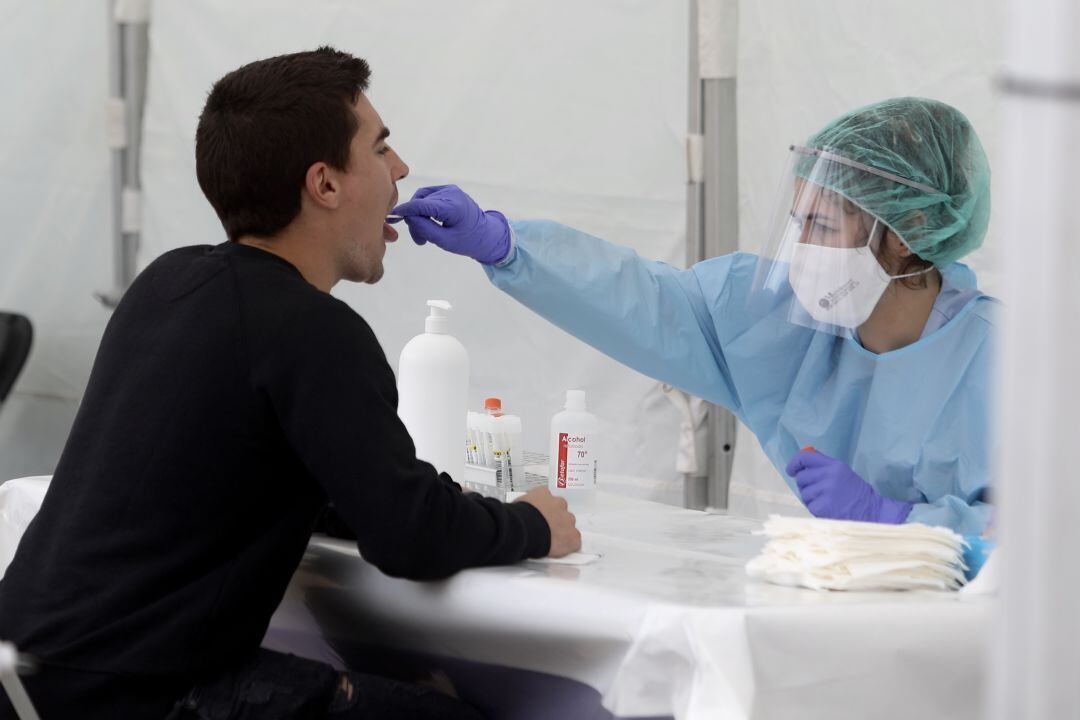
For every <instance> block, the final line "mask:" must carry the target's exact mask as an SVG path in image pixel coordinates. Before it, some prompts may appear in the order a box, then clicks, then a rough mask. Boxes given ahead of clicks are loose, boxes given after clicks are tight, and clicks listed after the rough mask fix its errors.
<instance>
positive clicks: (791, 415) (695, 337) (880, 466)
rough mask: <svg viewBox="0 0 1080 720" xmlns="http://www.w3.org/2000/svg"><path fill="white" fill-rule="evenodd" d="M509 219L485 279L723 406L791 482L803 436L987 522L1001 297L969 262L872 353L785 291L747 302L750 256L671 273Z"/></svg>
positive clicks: (916, 515) (546, 227)
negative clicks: (822, 325)
mask: <svg viewBox="0 0 1080 720" xmlns="http://www.w3.org/2000/svg"><path fill="white" fill-rule="evenodd" d="M511 227H512V229H513V231H514V236H515V237H514V248H513V249H512V251H511V254H510V255H509V256H508V257H507V259H506V260H505V261H503V263H500V265H499V266H497V267H492V266H487V267H486V271H487V273H488V276H489V277H490V278H491V281H492V282H493V283H494V284H495V285H496V286H497V287H499V288H501V289H502V290H504V291H506V292H507V293H508V294H510V295H511V296H513V297H514V298H516V299H517V300H518V301H520V302H521V303H523V304H524V305H526V306H527V307H529V308H531V309H532V310H534V311H535V312H537V313H538V314H539V315H541V316H543V317H544V318H546V319H547V320H549V321H551V322H552V323H554V324H555V325H558V326H559V327H561V328H563V329H564V330H566V331H567V332H569V333H571V334H573V335H575V336H576V337H578V338H580V339H581V340H583V341H585V342H587V343H588V344H590V345H592V346H593V347H595V348H597V349H598V350H600V351H602V352H604V353H606V354H607V355H610V356H611V357H613V358H615V359H616V360H618V361H619V362H622V363H624V364H626V365H628V366H630V367H632V368H634V369H635V370H637V371H639V372H641V373H644V374H645V375H648V376H650V377H653V378H656V379H657V380H661V381H663V382H666V383H670V384H671V385H674V386H676V387H678V388H681V389H683V390H685V391H687V392H689V393H692V394H694V395H697V396H699V397H701V398H704V399H706V400H708V401H710V402H713V403H716V404H718V405H722V406H724V407H727V408H729V409H730V410H731V411H732V412H733V413H734V414H735V415H736V416H737V417H738V418H739V419H740V420H741V421H742V422H743V423H744V424H745V425H746V426H747V427H748V428H749V429H750V430H751V431H752V432H753V433H754V435H756V436H757V438H758V440H759V441H760V443H761V446H762V448H763V449H764V450H765V453H766V455H768V457H769V459H770V460H771V461H772V463H773V465H774V466H775V467H776V469H777V471H778V472H780V474H781V475H782V476H783V477H784V478H785V479H786V480H787V482H788V485H789V486H790V487H791V489H792V491H794V492H795V493H796V495H798V489H797V487H796V486H795V483H794V481H793V480H792V479H791V478H789V477H787V475H786V474H785V473H784V468H785V466H786V465H787V462H788V460H789V459H790V458H791V457H792V456H793V455H795V453H797V452H798V451H799V449H800V448H802V447H804V446H807V445H812V446H814V447H815V448H817V449H818V450H819V451H821V452H823V453H825V454H827V455H830V456H832V457H835V458H838V459H840V460H843V461H844V462H846V463H847V464H848V465H849V466H850V467H851V468H852V469H853V470H854V471H855V472H856V473H858V474H859V476H860V477H862V478H863V479H864V480H866V481H867V482H868V483H870V485H872V486H873V487H874V489H875V490H877V491H878V492H879V493H880V494H881V495H883V496H885V497H890V498H893V499H896V500H904V501H909V502H912V503H914V504H915V505H914V509H913V510H912V512H911V514H910V516H909V517H908V522H923V523H928V524H933V525H943V526H946V527H950V528H952V529H954V530H956V531H957V532H960V533H962V534H979V533H981V532H982V531H983V529H984V528H985V526H986V523H987V521H988V519H989V516H990V511H991V506H990V505H988V504H987V503H986V502H984V501H983V500H984V498H985V497H986V490H987V488H988V484H989V476H990V469H989V461H990V458H989V453H990V448H991V447H992V445H991V429H992V420H991V408H990V404H991V403H990V396H991V383H992V375H993V357H994V343H995V329H994V323H995V320H994V318H995V315H996V313H997V310H998V303H997V301H996V300H994V299H992V298H990V297H989V296H986V295H983V294H982V293H979V292H977V291H975V276H974V274H973V273H972V272H971V270H969V269H968V268H967V267H966V266H963V265H960V264H954V265H950V266H947V267H945V268H942V270H941V272H942V275H943V277H944V279H945V285H946V286H948V287H949V288H950V292H949V293H948V294H947V295H946V299H952V300H955V299H956V298H957V297H958V295H957V294H956V293H960V294H961V295H960V296H959V297H961V298H965V299H966V302H965V303H964V304H963V305H962V307H961V308H960V309H959V310H958V311H957V310H956V308H955V305H956V303H955V302H954V303H952V305H953V307H952V308H951V309H950V308H945V310H946V312H947V314H948V315H949V317H947V318H946V321H945V322H944V324H943V325H941V326H940V327H938V328H937V329H936V330H933V331H932V332H929V333H926V334H924V337H922V338H921V339H920V340H919V341H917V342H915V343H914V344H912V345H909V346H907V347H904V348H901V349H899V350H895V351H893V352H889V353H884V354H882V355H877V354H875V353H872V352H870V351H869V350H867V349H866V348H864V347H862V346H861V345H860V344H859V343H858V341H857V340H856V339H855V338H854V337H853V336H848V337H840V336H837V335H833V334H830V333H827V332H817V331H814V330H811V329H809V328H806V327H802V326H800V325H796V324H793V323H791V322H790V321H788V320H787V308H788V305H789V303H790V301H791V294H790V293H791V290H790V288H786V290H785V292H786V293H787V296H786V297H783V296H778V297H776V298H775V302H774V303H773V305H772V309H771V310H768V309H767V310H765V311H760V310H759V311H757V312H751V311H749V310H748V304H747V297H748V294H749V292H750V289H751V283H752V282H753V279H754V273H755V269H756V265H757V261H758V258H757V257H756V256H754V255H750V254H746V253H734V254H731V255H725V256H723V257H718V258H712V259H710V260H705V261H703V262H700V263H698V264H696V265H694V266H693V267H692V268H689V269H686V270H680V269H676V268H673V267H671V266H669V265H666V264H664V263H660V262H650V261H646V260H644V259H642V258H641V257H639V256H638V255H637V254H636V253H635V252H634V251H633V250H631V249H629V248H625V247H621V246H618V245H613V244H611V243H608V242H605V241H603V240H600V239H599V238H595V237H592V236H590V235H587V234H585V233H583V232H579V231H577V230H574V229H572V228H568V227H565V226H563V225H559V224H558V223H554V222H550V221H543V220H541V221H522V222H514V223H512V224H511ZM938 309H939V310H941V308H938Z"/></svg>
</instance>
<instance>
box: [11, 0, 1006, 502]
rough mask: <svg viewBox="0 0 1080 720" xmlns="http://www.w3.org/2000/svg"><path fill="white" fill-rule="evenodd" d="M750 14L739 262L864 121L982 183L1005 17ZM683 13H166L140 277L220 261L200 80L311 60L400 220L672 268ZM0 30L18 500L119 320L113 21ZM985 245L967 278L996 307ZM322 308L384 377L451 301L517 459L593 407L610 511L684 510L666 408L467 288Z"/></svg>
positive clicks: (71, 17) (524, 317) (157, 31)
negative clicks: (951, 114) (24, 351)
mask: <svg viewBox="0 0 1080 720" xmlns="http://www.w3.org/2000/svg"><path fill="white" fill-rule="evenodd" d="M740 5H741V6H740V10H739V33H738V34H739V48H738V74H739V78H738V107H739V118H738V132H739V157H740V163H739V185H740V218H739V221H740V238H739V240H740V246H741V247H742V249H744V250H751V251H753V250H755V249H756V248H757V244H758V242H759V239H760V237H761V235H762V232H763V230H764V228H763V223H764V218H765V217H766V215H767V213H768V211H769V209H770V204H771V203H772V202H773V200H774V198H775V190H776V184H777V182H778V173H779V171H780V168H781V167H782V165H783V160H784V154H785V152H786V148H787V145H788V144H789V143H791V142H793V141H799V140H802V139H804V138H805V137H806V136H807V135H808V134H809V133H810V132H812V131H813V130H815V129H816V128H817V127H819V126H820V125H821V124H823V123H824V122H826V121H827V120H828V119H830V118H831V117H833V116H835V115H836V114H838V113H840V112H843V111H844V110H847V109H849V108H851V107H854V106H857V105H860V104H863V103H866V102H871V101H873V100H877V99H881V98H884V97H888V96H891V95H899V94H918V95H927V96H932V97H937V98H940V99H943V100H946V101H948V102H952V103H954V104H955V105H957V106H958V107H960V108H961V109H962V110H963V111H964V112H965V113H967V114H968V116H969V117H970V118H971V119H972V120H973V122H974V123H975V126H976V128H977V129H978V130H979V132H980V134H981V136H982V137H983V140H984V143H985V145H986V146H987V150H988V151H989V153H990V157H991V163H992V165H996V157H997V154H998V153H997V148H996V145H997V143H996V128H995V127H994V122H993V116H994V113H995V110H996V107H995V99H994V95H993V92H992V88H991V82H990V79H991V77H992V76H993V74H994V72H995V70H996V69H997V62H998V58H999V56H1000V53H999V50H998V44H999V34H1000V28H1001V14H1002V13H1001V3H1000V0H994V2H991V3H983V2H979V1H978V0H962V1H958V2H954V3H938V2H933V1H932V0H914V1H910V0H906V1H904V2H900V1H899V0H887V1H884V2H876V3H873V4H872V5H868V4H866V3H862V2H858V1H857V0H833V1H832V2H829V3H803V2H796V1H795V0H756V1H755V2H744V3H741V4H740ZM687 12H688V9H687V2H684V1H681V0H680V1H679V2H670V1H668V0H638V1H629V0H602V1H601V0H597V1H596V2H590V3H576V2H571V1H569V0H557V1H554V2H540V1H539V0H530V1H526V2H515V3H506V2H498V1H497V0H473V1H466V0H452V1H443V2H434V1H426V2H422V3H421V2H412V3H407V4H404V3H395V2H390V0H381V1H374V0H372V1H370V2H356V3H347V4H346V3H340V2H331V1H330V0H321V1H320V2H312V3H305V4H303V5H301V4H299V3H294V2H289V1H285V0H276V1H273V2H253V1H252V0H241V1H233V2H226V1H225V0H191V1H183V0H156V2H154V3H153V20H152V23H151V68H150V72H151V75H150V79H149V83H148V94H149V96H148V106H147V109H146V110H147V111H146V118H145V122H144V132H145V136H144V148H143V153H144V154H143V176H144V177H143V180H144V186H145V206H144V213H143V215H144V230H145V233H144V239H143V246H142V249H141V251H140V256H139V261H140V264H141V265H142V266H145V264H146V263H148V262H149V261H151V260H152V259H153V258H154V257H156V256H157V255H159V254H160V253H161V252H164V251H165V250H168V249H170V248H172V247H177V246H181V245H187V244H194V243H215V242H219V241H221V240H222V239H223V237H222V231H221V229H220V226H219V225H218V223H217V220H216V218H215V217H214V216H213V213H212V211H211V210H210V208H209V206H208V205H207V203H206V202H205V200H204V199H203V197H202V195H201V193H200V191H199V189H198V187H197V185H196V183H195V179H194V157H193V152H192V147H193V134H194V128H195V123H196V120H197V115H198V112H199V109H200V108H201V106H202V102H203V100H204V98H205V93H206V91H207V90H208V89H209V86H210V84H211V83H212V82H213V80H215V79H216V78H217V77H219V76H220V75H221V74H223V73H224V72H226V71H228V70H230V69H232V68H234V67H237V66H238V65H240V64H242V63H244V62H247V61H249V60H251V59H253V58H256V57H264V56H267V55H270V54H274V53H278V52H288V51H293V50H298V49H302V48H309V47H313V46H315V45H318V44H320V43H331V44H334V45H337V46H339V47H342V48H344V49H348V50H350V51H353V52H355V53H357V54H360V55H363V56H365V57H367V58H368V59H369V60H370V61H371V64H372V67H373V71H374V78H373V85H372V88H371V96H372V98H373V100H374V102H375V105H376V107H377V108H378V109H379V111H380V112H381V114H382V115H383V118H384V119H385V120H386V121H387V123H388V124H389V125H390V126H391V127H392V128H393V132H394V135H393V138H392V142H393V144H394V145H395V147H396V148H397V149H398V150H399V151H400V152H401V154H402V155H403V156H404V157H405V159H406V160H407V161H408V162H409V163H410V164H411V165H412V168H413V174H412V176H411V177H410V178H409V179H408V180H406V181H405V182H403V183H402V184H401V191H402V195H403V197H407V196H408V195H409V194H410V193H411V192H412V190H413V189H414V188H416V187H418V186H419V185H422V184H431V183H437V182H446V181H453V182H457V183H459V184H461V185H463V186H464V187H466V188H467V189H468V190H469V191H470V192H472V193H473V194H474V195H475V196H476V197H477V198H478V199H479V200H480V201H481V202H482V203H483V204H485V205H486V206H488V207H497V208H499V209H502V210H504V211H505V212H506V213H507V214H508V215H510V216H512V217H530V216H531V217H549V218H553V219H556V220H560V221H562V222H566V223H568V224H571V225H576V226H578V227H581V228H584V229H586V230H589V231H591V232H593V233H595V234H598V235H601V236H603V237H607V238H610V239H613V240H616V241H619V242H623V243H626V244H629V245H632V246H634V247H635V248H636V249H637V250H638V251H639V252H640V253H641V254H642V255H644V256H646V257H650V258H656V259H661V260H665V261H669V262H672V263H673V264H682V261H683V258H684V252H685V251H684V248H683V242H684V235H685V228H684V222H685V216H684V212H685V195H684V193H685V170H684V167H683V165H684V149H683V138H684V136H685V129H686V106H687V94H686V86H687V83H686V72H687V68H686V58H687V45H686V43H687V35H688V32H687V27H688V15H687ZM0 17H3V18H4V19H5V22H4V23H3V24H2V25H0V34H2V36H3V38H4V41H3V43H2V44H0V57H2V58H3V59H5V60H6V61H7V62H6V63H5V67H8V68H18V72H10V73H9V75H8V77H7V78H6V79H5V86H4V87H5V90H6V91H7V93H6V96H5V99H6V101H7V102H8V103H10V105H9V107H10V108H12V111H11V112H10V113H9V115H8V120H7V122H5V123H4V124H3V125H0V157H2V158H3V160H2V162H0V181H2V182H3V183H4V190H5V191H6V195H5V198H6V200H5V202H6V208H7V212H6V213H5V220H6V221H7V222H6V227H5V230H6V232H5V233H4V235H3V237H0V251H2V253H3V255H2V257H3V262H0V307H2V308H3V309H10V310H16V311H22V312H25V313H27V314H29V315H30V316H31V317H32V319H33V320H34V322H35V325H36V330H37V337H36V344H35V348H34V352H33V354H32V356H31V358H30V362H29V365H28V367H27V369H26V371H25V372H24V374H23V376H22V377H21V378H20V381H19V383H18V384H17V385H16V389H15V393H14V394H13V395H12V396H11V397H10V398H9V399H8V401H7V402H6V404H5V406H4V408H3V411H2V412H0V478H8V477H14V476H18V475H28V474H35V473H47V472H50V471H51V470H52V468H53V467H54V466H55V463H56V460H57V459H58V457H59V453H60V450H61V448H62V446H63V443H64V440H65V438H66V435H67V431H68V428H69V426H70V423H71V421H72V420H73V418H74V414H75V410H76V408H77V405H78V400H79V398H80V396H81V393H82V390H83V388H84V387H85V384H86V381H87V378H88V376H89V368H90V365H91V362H92V359H93V356H94V351H95V349H96V346H97V343H98V341H99V339H100V335H101V331H102V329H103V327H104V324H105V323H106V322H107V319H108V313H107V312H106V311H105V309H104V308H102V307H101V306H100V305H99V304H98V303H97V302H96V301H94V300H93V299H92V298H91V295H92V293H93V291H95V290H100V289H104V288H106V287H108V286H109V284H110V283H111V268H112V265H111V262H112V261H111V258H112V248H111V245H110V242H111V240H110V229H111V218H110V216H109V197H108V194H109V178H108V171H109V164H108V163H109V157H108V150H107V148H106V147H105V144H104V137H105V119H104V111H103V101H104V99H105V97H106V93H107V88H106V80H107V56H106V53H107V48H106V32H105V9H104V0H102V2H100V3H99V2H80V3H70V2H65V1H64V0H41V1H39V2H34V3H25V2H17V1H16V0H0ZM27 58H38V59H41V58H44V59H46V60H47V61H35V62H28V61H27ZM28 176H32V177H33V178H34V180H33V182H28V181H27V180H26V178H27V177H28ZM997 225H998V224H997V222H996V221H994V222H992V224H991V231H990V237H989V238H988V242H987V248H986V249H984V250H982V251H980V252H979V253H977V254H976V256H975V257H974V258H973V260H972V264H973V265H974V266H975V268H976V270H977V271H978V272H979V274H980V279H981V281H982V283H983V285H984V287H985V288H986V289H988V290H989V291H990V292H994V291H995V289H996V287H997V284H998V280H997V273H996V269H997V265H998V262H997V260H996V258H997V252H996V245H997V237H996V228H997ZM336 292H337V294H339V296H340V297H342V298H343V299H344V300H346V301H347V302H349V303H350V304H351V305H352V306H353V307H355V308H356V309H357V310H358V311H359V312H360V313H361V314H363V315H364V316H365V317H366V318H367V319H368V320H369V322H371V324H372V325H373V327H374V328H375V330H376V332H377V333H378V335H379V338H380V340H381V341H382V343H383V345H384V347H385V348H386V351H387V355H388V357H389V360H390V362H391V365H393V366H396V360H397V355H398V353H399V352H400V349H401V347H402V346H403V345H404V343H405V342H406V341H407V340H408V338H409V337H411V336H412V335H413V334H415V333H416V332H419V331H420V328H421V327H422V323H421V318H422V317H423V315H424V313H425V309H424V301H425V300H427V299H428V298H429V297H436V296H439V297H445V298H447V299H450V300H451V301H453V302H454V303H455V307H456V310H455V316H456V322H457V328H458V330H457V331H456V332H457V334H458V335H459V336H460V337H461V339H462V340H463V341H464V342H465V344H466V345H467V346H468V347H469V349H470V351H471V354H472V392H471V395H470V401H471V403H472V404H473V405H474V406H476V405H478V404H479V402H480V400H481V398H482V397H483V396H485V395H487V394H499V395H501V396H503V397H504V399H505V400H506V402H507V405H508V406H509V407H510V408H511V410H512V411H514V412H517V413H519V414H521V415H523V416H524V417H525V420H526V444H527V445H528V446H530V447H535V448H541V449H542V448H543V447H545V443H544V436H545V431H546V425H547V420H548V418H549V417H550V415H551V413H553V412H554V411H555V410H557V409H558V406H559V405H560V403H561V394H562V391H563V390H564V389H566V388H568V387H572V386H583V387H586V388H588V389H589V391H590V396H589V397H590V405H591V406H592V408H593V409H594V411H595V412H596V413H597V414H598V415H599V416H600V417H601V419H602V420H603V422H604V430H605V433H606V435H607V437H608V438H609V440H610V443H609V447H608V448H607V450H608V457H609V458H610V462H609V463H608V465H609V468H610V469H611V470H612V471H614V472H615V473H617V475H618V476H619V478H618V482H619V484H620V485H621V488H620V489H622V490H626V491H631V492H634V493H635V494H639V495H643V496H646V497H652V498H656V499H662V500H667V501H671V502H680V501H681V492H682V490H681V484H680V482H679V480H680V478H679V477H678V475H677V474H676V473H675V472H674V470H673V464H674V454H675V446H676V426H677V421H678V418H677V416H676V414H675V412H674V411H673V409H672V408H671V407H670V406H669V403H668V402H667V400H666V399H665V398H663V396H662V395H661V394H660V393H659V392H658V390H657V388H656V386H655V384H654V383H652V382H651V381H649V380H648V379H646V378H643V377H641V376H639V375H637V374H635V373H633V372H631V371H629V370H626V369H625V368H622V367H620V366H618V365H617V364H616V363H614V362H612V361H610V360H608V359H606V358H604V357H602V356H601V355H599V354H598V353H596V352H594V351H592V350H591V349H589V348H587V347H585V346H584V345H582V344H581V343H579V342H577V341H575V340H573V339H572V338H570V337H568V336H567V335H565V334H564V333H562V332H560V331H558V330H555V329H554V328H552V327H550V326H548V325H547V324H546V323H544V322H542V321H540V320H539V319H538V318H536V317H535V316H533V315H532V314H531V313H530V312H529V311H527V310H525V309H524V308H522V307H520V306H518V305H517V304H516V303H514V302H513V301H511V300H510V299H509V298H507V297H506V296H504V295H502V294H501V293H499V292H497V291H495V290H494V289H493V288H491V287H490V286H489V284H488V283H487V281H486V280H485V278H484V276H483V273H482V272H481V271H480V269H479V268H478V267H476V265H475V264H474V263H472V262H470V261H466V260H463V259H460V258H456V257H451V256H448V255H446V254H444V253H441V252H439V251H437V250H435V249H433V248H427V247H424V248H418V247H415V246H414V245H412V243H411V242H409V241H408V240H407V238H403V241H402V242H399V243H398V244H397V245H395V246H394V247H393V248H391V249H390V251H389V253H388V256H387V275H386V277H385V278H384V279H383V281H382V282H381V283H380V284H379V285H378V286H377V287H374V288H373V287H367V286H350V285H342V286H341V287H340V288H338V290H337V291H336ZM913 382H917V379H913ZM739 440H740V441H739V443H738V444H737V452H736V459H735V471H734V473H733V484H732V488H731V505H732V507H733V508H734V509H735V510H736V511H739V512H743V513H747V514H751V515H762V514H764V513H766V512H769V511H774V510H780V511H784V512H799V511H800V510H801V506H800V505H799V503H798V501H797V499H796V498H795V497H794V496H793V495H792V494H791V493H790V491H789V490H788V489H787V487H786V485H785V484H784V483H783V480H782V479H781V478H780V477H779V476H778V474H777V473H776V471H775V470H774V469H773V468H772V466H771V465H770V464H769V463H768V462H767V461H766V460H765V458H764V456H763V455H762V454H761V452H760V449H759V448H758V446H757V443H756V441H755V440H754V438H753V437H752V436H751V435H750V434H749V433H747V432H745V431H740V438H739Z"/></svg>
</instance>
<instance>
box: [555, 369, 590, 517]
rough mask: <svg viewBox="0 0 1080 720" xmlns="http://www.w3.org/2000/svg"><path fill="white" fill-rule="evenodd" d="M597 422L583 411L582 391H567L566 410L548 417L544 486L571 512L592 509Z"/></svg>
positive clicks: (583, 512)
mask: <svg viewBox="0 0 1080 720" xmlns="http://www.w3.org/2000/svg"><path fill="white" fill-rule="evenodd" d="M597 424H598V423H597V420H596V417H595V416H594V415H591V414H589V413H588V412H586V411H585V391H584V390H567V391H566V409H565V410H563V411H562V412H561V413H558V414H557V415H555V417H553V418H551V445H550V448H551V454H550V456H549V457H550V466H549V467H550V471H549V475H548V489H549V490H551V493H552V494H553V495H558V496H560V497H564V498H566V502H567V503H569V505H570V512H572V513H574V514H575V515H588V514H590V513H592V512H593V511H594V510H595V509H596V473H597V465H598V463H597V461H598V458H597V440H598V439H599V438H598V437H597Z"/></svg>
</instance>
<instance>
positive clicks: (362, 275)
mask: <svg viewBox="0 0 1080 720" xmlns="http://www.w3.org/2000/svg"><path fill="white" fill-rule="evenodd" d="M383 272H384V270H383V264H382V262H381V261H380V262H378V263H376V264H375V265H373V266H372V267H369V268H363V269H361V268H356V269H355V270H354V271H353V272H352V273H351V274H350V275H349V276H348V277H346V278H345V279H346V280H348V281H349V282H355V283H367V284H368V285H374V284H375V283H377V282H379V281H380V280H382V276H383Z"/></svg>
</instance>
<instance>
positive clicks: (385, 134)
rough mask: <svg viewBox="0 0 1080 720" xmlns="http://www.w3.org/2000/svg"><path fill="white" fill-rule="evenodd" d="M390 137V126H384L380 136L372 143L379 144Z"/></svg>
mask: <svg viewBox="0 0 1080 720" xmlns="http://www.w3.org/2000/svg"><path fill="white" fill-rule="evenodd" d="M388 137H390V128H388V127H383V129H382V130H380V131H379V137H377V138H375V142H373V143H371V144H372V145H378V144H379V143H381V142H382V141H383V140H385V139H386V138H388Z"/></svg>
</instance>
